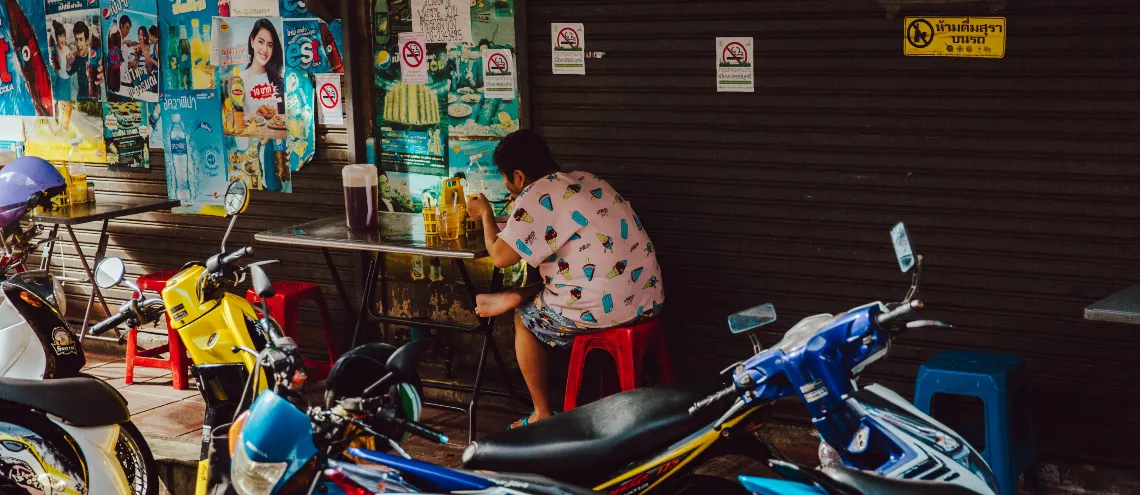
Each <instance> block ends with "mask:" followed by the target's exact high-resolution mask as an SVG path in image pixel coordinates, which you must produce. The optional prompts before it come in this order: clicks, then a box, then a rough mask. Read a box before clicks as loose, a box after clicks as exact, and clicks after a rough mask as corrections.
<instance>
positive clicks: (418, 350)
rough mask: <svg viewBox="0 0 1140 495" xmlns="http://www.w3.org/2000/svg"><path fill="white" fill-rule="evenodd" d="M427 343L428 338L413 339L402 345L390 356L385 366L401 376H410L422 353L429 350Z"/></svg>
mask: <svg viewBox="0 0 1140 495" xmlns="http://www.w3.org/2000/svg"><path fill="white" fill-rule="evenodd" d="M427 344H428V341H427V340H413V341H411V342H408V343H407V344H404V345H402V346H400V348H399V349H396V352H393V353H392V355H391V356H390V357H388V362H387V363H385V364H384V367H385V368H388V371H391V372H393V373H396V374H397V375H399V376H400V377H406V376H408V375H409V374H411V372H412V371H415V368H416V363H417V362H419V360H420V355H422V354H423V353H424V351H425V350H427Z"/></svg>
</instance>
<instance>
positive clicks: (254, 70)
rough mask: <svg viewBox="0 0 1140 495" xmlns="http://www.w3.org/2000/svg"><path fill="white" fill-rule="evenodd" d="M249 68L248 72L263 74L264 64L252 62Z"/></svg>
mask: <svg viewBox="0 0 1140 495" xmlns="http://www.w3.org/2000/svg"><path fill="white" fill-rule="evenodd" d="M249 69H250V72H252V73H254V74H257V75H261V74H265V66H264V65H258V64H253V66H251V67H250V68H249Z"/></svg>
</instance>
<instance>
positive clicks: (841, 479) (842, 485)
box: [740, 461, 978, 495]
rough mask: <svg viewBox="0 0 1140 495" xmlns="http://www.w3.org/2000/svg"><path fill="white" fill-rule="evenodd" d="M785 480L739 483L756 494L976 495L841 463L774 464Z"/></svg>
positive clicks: (753, 479)
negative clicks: (818, 464)
mask: <svg viewBox="0 0 1140 495" xmlns="http://www.w3.org/2000/svg"><path fill="white" fill-rule="evenodd" d="M770 466H771V467H772V469H773V470H774V471H776V472H777V473H779V474H780V476H782V477H784V478H785V479H783V480H781V479H773V478H759V477H755V476H740V484H741V485H744V488H746V489H747V490H748V491H750V492H752V493H753V495H920V494H921V495H977V493H978V492H976V491H974V490H971V489H969V488H966V487H964V486H959V485H954V484H950V483H940V482H936V481H924V480H900V479H897V478H888V477H886V476H881V475H878V474H875V473H868V472H866V471H860V470H858V469H852V468H849V467H847V466H844V465H842V464H839V465H836V466H823V467H819V468H817V469H807V468H805V467H803V466H799V465H796V464H793V463H788V462H781V461H772V462H771V463H770Z"/></svg>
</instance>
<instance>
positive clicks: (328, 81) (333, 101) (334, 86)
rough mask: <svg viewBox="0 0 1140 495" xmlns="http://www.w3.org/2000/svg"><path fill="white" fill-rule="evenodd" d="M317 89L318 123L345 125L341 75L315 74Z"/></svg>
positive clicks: (314, 79)
mask: <svg viewBox="0 0 1140 495" xmlns="http://www.w3.org/2000/svg"><path fill="white" fill-rule="evenodd" d="M313 81H314V83H315V84H314V86H316V87H317V103H318V105H317V110H318V112H317V123H319V124H324V125H344V96H343V95H342V94H341V91H340V74H313Z"/></svg>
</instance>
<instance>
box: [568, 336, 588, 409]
mask: <svg viewBox="0 0 1140 495" xmlns="http://www.w3.org/2000/svg"><path fill="white" fill-rule="evenodd" d="M585 340H586V339H584V338H581V337H578V338H575V339H574V347H573V348H572V349H571V350H570V368H569V369H567V370H566V396H565V397H564V398H563V400H562V410H563V411H569V410H571V409H574V408H575V407H577V406H578V392H579V391H580V389H581V388H582V373H583V372H585V369H586V345H587V344H586V342H585Z"/></svg>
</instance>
